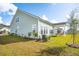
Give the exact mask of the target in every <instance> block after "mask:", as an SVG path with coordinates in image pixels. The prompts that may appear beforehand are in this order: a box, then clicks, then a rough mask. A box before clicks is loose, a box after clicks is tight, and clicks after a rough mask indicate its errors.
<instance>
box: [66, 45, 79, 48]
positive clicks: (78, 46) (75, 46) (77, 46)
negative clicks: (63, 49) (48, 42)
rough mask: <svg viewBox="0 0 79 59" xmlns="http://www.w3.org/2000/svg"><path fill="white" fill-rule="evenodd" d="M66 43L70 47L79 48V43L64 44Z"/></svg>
mask: <svg viewBox="0 0 79 59" xmlns="http://www.w3.org/2000/svg"><path fill="white" fill-rule="evenodd" d="M66 45H68V46H69V47H72V48H79V44H66Z"/></svg>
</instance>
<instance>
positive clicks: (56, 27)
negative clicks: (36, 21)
mask: <svg viewBox="0 0 79 59" xmlns="http://www.w3.org/2000/svg"><path fill="white" fill-rule="evenodd" d="M67 30H69V24H68V23H67V22H61V23H54V24H53V31H54V34H56V33H57V32H61V34H66V33H67Z"/></svg>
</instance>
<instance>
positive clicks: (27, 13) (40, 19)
mask: <svg viewBox="0 0 79 59" xmlns="http://www.w3.org/2000/svg"><path fill="white" fill-rule="evenodd" d="M17 11H20V12H22V13H24V14H26V15H29V16H31V17H33V18H36V19H37V20H39V21H42V22H44V23H46V24H49V25H51V26H53V25H59V24H65V23H67V22H61V23H51V22H49V21H47V20H44V19H42V18H40V17H39V16H36V15H33V14H31V13H29V12H26V11H23V10H21V9H19V8H18V9H17V10H16V13H17ZM16 13H15V15H16ZM15 15H14V16H15ZM14 16H13V18H14ZM12 21H13V20H12ZM11 23H12V22H11ZM10 26H11V24H10Z"/></svg>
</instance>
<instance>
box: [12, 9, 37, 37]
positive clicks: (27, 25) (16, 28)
mask: <svg viewBox="0 0 79 59" xmlns="http://www.w3.org/2000/svg"><path fill="white" fill-rule="evenodd" d="M17 17H19V21H18V22H16V20H17V19H16V18H17ZM34 25H35V27H36V28H35V29H36V32H38V27H37V26H38V20H37V19H36V18H34V17H31V16H29V15H27V14H25V13H23V12H22V11H20V10H17V12H16V14H15V16H14V18H13V21H12V24H11V33H16V34H18V35H20V36H26V37H27V36H28V33H29V32H32V30H33V26H34Z"/></svg>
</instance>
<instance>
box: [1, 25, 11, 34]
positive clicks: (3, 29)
mask: <svg viewBox="0 0 79 59" xmlns="http://www.w3.org/2000/svg"><path fill="white" fill-rule="evenodd" d="M9 32H10V29H9V26H7V25H4V24H0V35H7V34H8V33H9Z"/></svg>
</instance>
